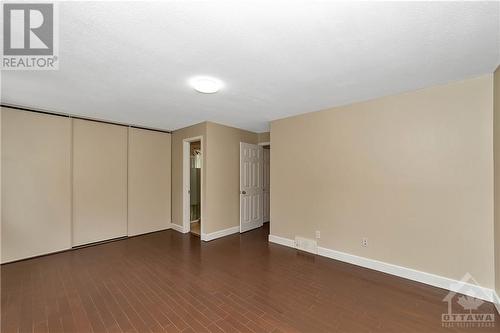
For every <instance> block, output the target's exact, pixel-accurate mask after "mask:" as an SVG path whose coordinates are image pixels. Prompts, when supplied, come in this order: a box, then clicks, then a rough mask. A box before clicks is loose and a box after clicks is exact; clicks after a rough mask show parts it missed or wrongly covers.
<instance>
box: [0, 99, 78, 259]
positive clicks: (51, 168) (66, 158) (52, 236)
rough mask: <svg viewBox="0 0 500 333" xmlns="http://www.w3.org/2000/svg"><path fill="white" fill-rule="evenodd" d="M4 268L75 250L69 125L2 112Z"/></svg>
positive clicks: (41, 116) (39, 116)
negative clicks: (52, 253) (18, 261)
mask: <svg viewBox="0 0 500 333" xmlns="http://www.w3.org/2000/svg"><path fill="white" fill-rule="evenodd" d="M1 130H2V216H1V218H2V262H3V263H5V262H9V261H14V260H19V259H24V258H29V257H33V256H37V255H42V254H47V253H51V252H57V251H61V250H65V249H69V248H70V247H71V120H70V119H69V118H65V117H59V116H51V115H46V114H41V113H34V112H26V111H19V110H13V109H7V108H2V127H1Z"/></svg>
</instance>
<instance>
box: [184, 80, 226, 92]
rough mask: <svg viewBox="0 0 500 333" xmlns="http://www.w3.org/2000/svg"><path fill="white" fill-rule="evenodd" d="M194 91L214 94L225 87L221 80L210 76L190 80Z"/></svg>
mask: <svg viewBox="0 0 500 333" xmlns="http://www.w3.org/2000/svg"><path fill="white" fill-rule="evenodd" d="M189 84H190V85H191V87H193V89H194V90H196V91H197V92H200V93H203V94H213V93H216V92H218V91H219V90H221V88H222V87H223V86H224V84H223V83H222V81H221V80H219V79H216V78H214V77H209V76H197V77H194V78H192V79H191V80H189Z"/></svg>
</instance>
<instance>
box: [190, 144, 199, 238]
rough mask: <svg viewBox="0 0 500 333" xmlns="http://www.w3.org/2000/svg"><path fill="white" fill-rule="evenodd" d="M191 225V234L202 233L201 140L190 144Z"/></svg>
mask: <svg viewBox="0 0 500 333" xmlns="http://www.w3.org/2000/svg"><path fill="white" fill-rule="evenodd" d="M189 146H190V147H189V151H190V154H189V225H190V228H189V229H190V231H191V234H193V235H195V236H198V237H200V234H201V159H202V156H201V141H194V142H190V145H189Z"/></svg>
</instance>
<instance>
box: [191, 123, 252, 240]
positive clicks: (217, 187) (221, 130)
mask: <svg viewBox="0 0 500 333" xmlns="http://www.w3.org/2000/svg"><path fill="white" fill-rule="evenodd" d="M240 142H246V143H253V144H256V143H257V134H256V133H253V132H249V131H244V130H241V129H237V128H234V127H229V126H224V125H220V124H216V123H212V122H208V123H207V144H206V147H207V148H206V152H207V153H206V178H205V179H206V187H205V188H206V200H205V206H206V214H205V221H202V222H201V223H202V225H203V224H204V232H205V233H212V232H215V231H219V230H224V229H227V228H231V227H236V226H239V224H240V217H239V214H240V201H239V198H240V195H239V193H240Z"/></svg>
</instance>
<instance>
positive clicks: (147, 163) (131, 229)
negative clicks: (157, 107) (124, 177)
mask: <svg viewBox="0 0 500 333" xmlns="http://www.w3.org/2000/svg"><path fill="white" fill-rule="evenodd" d="M128 134H129V135H128V143H129V145H128V230H127V231H128V235H129V236H133V235H139V234H143V233H147V232H153V231H158V230H162V229H167V228H169V227H170V221H171V217H172V214H171V213H172V212H171V209H170V205H171V192H172V190H171V186H170V177H171V165H172V163H171V153H170V150H171V140H170V138H171V135H170V134H169V133H163V132H156V131H150V130H143V129H138V128H129V133H128Z"/></svg>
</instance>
